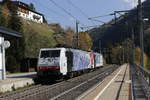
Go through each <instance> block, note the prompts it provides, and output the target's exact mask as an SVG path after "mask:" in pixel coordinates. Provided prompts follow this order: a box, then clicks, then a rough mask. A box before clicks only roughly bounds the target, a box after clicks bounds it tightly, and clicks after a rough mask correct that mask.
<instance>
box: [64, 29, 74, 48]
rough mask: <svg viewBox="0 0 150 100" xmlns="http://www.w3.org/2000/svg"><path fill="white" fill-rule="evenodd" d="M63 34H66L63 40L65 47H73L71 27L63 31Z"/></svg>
mask: <svg viewBox="0 0 150 100" xmlns="http://www.w3.org/2000/svg"><path fill="white" fill-rule="evenodd" d="M65 33H66V39H65V42H66V45H68V46H71V47H73V45H74V44H73V37H74V33H75V31H74V30H73V29H72V28H71V27H68V28H67V29H66V30H65Z"/></svg>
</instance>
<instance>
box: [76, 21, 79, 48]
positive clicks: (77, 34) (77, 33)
mask: <svg viewBox="0 0 150 100" xmlns="http://www.w3.org/2000/svg"><path fill="white" fill-rule="evenodd" d="M78 25H79V22H78V21H76V39H77V47H78V48H79V32H78Z"/></svg>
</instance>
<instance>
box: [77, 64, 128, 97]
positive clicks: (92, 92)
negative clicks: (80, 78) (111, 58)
mask: <svg viewBox="0 0 150 100" xmlns="http://www.w3.org/2000/svg"><path fill="white" fill-rule="evenodd" d="M130 84H131V81H130V70H129V65H128V64H124V65H122V66H120V67H119V68H118V69H117V70H116V71H115V72H113V73H112V74H111V75H109V76H108V77H106V78H105V79H104V80H103V81H102V82H100V83H98V84H97V85H95V86H94V87H92V88H91V89H89V90H88V91H87V92H85V93H83V94H82V95H81V96H80V97H79V98H78V99H79V100H130V97H131V93H130Z"/></svg>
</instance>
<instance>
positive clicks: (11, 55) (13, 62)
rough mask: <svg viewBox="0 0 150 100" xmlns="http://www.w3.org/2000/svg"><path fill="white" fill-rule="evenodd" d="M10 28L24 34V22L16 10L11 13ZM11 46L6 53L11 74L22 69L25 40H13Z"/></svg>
mask: <svg viewBox="0 0 150 100" xmlns="http://www.w3.org/2000/svg"><path fill="white" fill-rule="evenodd" d="M8 28H10V29H12V30H15V31H17V32H20V33H22V32H23V29H22V21H21V19H20V17H18V15H17V12H16V10H13V11H12V12H11V17H10V19H9V20H8ZM10 42H11V46H10V48H9V49H8V50H7V51H6V52H7V55H6V61H7V62H8V63H7V65H6V66H7V69H8V70H9V71H11V72H17V71H19V69H20V65H21V63H20V62H21V59H23V58H24V50H25V49H24V38H19V39H16V38H14V39H11V40H10Z"/></svg>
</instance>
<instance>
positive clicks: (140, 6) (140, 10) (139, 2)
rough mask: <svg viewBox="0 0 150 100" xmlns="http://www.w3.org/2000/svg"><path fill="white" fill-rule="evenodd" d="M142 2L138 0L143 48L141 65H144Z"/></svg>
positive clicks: (142, 46)
mask: <svg viewBox="0 0 150 100" xmlns="http://www.w3.org/2000/svg"><path fill="white" fill-rule="evenodd" d="M142 13H143V12H142V2H141V0H138V19H139V28H140V29H139V33H140V48H141V66H142V67H144V44H143V34H144V30H143V14H142Z"/></svg>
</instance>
